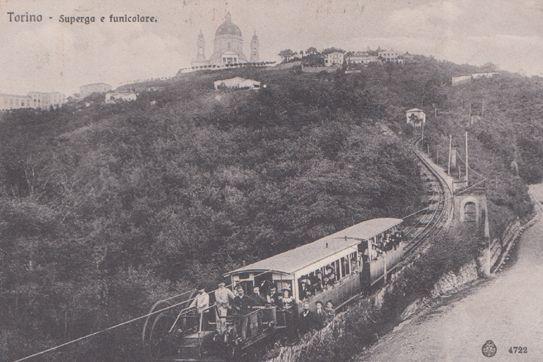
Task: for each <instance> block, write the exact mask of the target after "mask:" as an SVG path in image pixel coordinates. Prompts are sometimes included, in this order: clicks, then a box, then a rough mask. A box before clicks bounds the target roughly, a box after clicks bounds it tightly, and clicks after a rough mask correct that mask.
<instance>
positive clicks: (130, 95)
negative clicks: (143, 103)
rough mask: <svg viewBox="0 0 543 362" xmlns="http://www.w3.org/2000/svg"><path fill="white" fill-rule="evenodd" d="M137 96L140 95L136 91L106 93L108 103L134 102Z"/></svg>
mask: <svg viewBox="0 0 543 362" xmlns="http://www.w3.org/2000/svg"><path fill="white" fill-rule="evenodd" d="M137 98H138V96H137V94H136V93H134V92H108V93H106V103H107V104H113V103H122V102H133V101H135V100H136V99H137Z"/></svg>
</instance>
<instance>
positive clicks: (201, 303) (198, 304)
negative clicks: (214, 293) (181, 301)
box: [189, 286, 209, 330]
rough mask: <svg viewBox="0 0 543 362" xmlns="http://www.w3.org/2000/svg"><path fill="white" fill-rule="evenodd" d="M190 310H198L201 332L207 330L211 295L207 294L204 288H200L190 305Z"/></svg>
mask: <svg viewBox="0 0 543 362" xmlns="http://www.w3.org/2000/svg"><path fill="white" fill-rule="evenodd" d="M189 308H196V311H197V312H198V316H199V322H200V324H199V325H200V330H205V328H206V327H207V319H206V315H207V312H208V310H209V294H207V293H206V290H205V288H204V287H203V286H198V294H197V295H196V297H194V299H193V300H192V302H191V303H190V306H189Z"/></svg>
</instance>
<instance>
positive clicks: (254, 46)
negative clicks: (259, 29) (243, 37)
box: [250, 31, 260, 63]
mask: <svg viewBox="0 0 543 362" xmlns="http://www.w3.org/2000/svg"><path fill="white" fill-rule="evenodd" d="M258 45H259V44H258V36H256V31H255V33H254V34H253V38H252V39H251V56H250V62H251V63H256V62H259V61H260V57H259V55H258Z"/></svg>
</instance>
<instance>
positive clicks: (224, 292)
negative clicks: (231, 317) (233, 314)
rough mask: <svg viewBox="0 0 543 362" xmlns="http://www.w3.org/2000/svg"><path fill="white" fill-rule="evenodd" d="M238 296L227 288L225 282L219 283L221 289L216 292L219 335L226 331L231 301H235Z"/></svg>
mask: <svg viewBox="0 0 543 362" xmlns="http://www.w3.org/2000/svg"><path fill="white" fill-rule="evenodd" d="M235 297H236V296H235V295H234V293H232V291H231V290H230V289H228V288H226V284H225V283H224V282H220V283H219V287H218V288H217V290H216V291H215V304H216V305H217V316H218V317H219V319H218V320H217V330H218V332H219V333H221V334H222V333H223V332H224V331H225V330H226V316H227V315H228V310H229V309H230V300H234V298H235Z"/></svg>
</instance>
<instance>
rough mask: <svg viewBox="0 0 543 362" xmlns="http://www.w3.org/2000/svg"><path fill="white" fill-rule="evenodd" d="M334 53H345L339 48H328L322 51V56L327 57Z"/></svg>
mask: <svg viewBox="0 0 543 362" xmlns="http://www.w3.org/2000/svg"><path fill="white" fill-rule="evenodd" d="M335 52H340V53H345V50H343V49H341V48H336V47H330V48H326V49H324V50H323V51H322V55H327V54H330V53H335Z"/></svg>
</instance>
